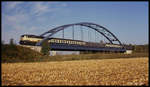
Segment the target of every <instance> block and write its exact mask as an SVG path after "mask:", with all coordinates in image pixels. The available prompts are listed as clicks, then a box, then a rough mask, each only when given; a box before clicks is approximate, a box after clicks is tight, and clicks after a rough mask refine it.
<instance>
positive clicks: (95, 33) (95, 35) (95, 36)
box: [95, 30, 96, 42]
mask: <svg viewBox="0 0 150 87" xmlns="http://www.w3.org/2000/svg"><path fill="white" fill-rule="evenodd" d="M95 42H96V30H95Z"/></svg>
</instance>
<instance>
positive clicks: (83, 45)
mask: <svg viewBox="0 0 150 87" xmlns="http://www.w3.org/2000/svg"><path fill="white" fill-rule="evenodd" d="M43 38H44V37H43V36H36V35H29V34H24V35H22V36H21V38H20V42H19V43H20V44H21V45H31V46H36V43H37V42H39V41H41V40H42V39H43ZM48 42H49V43H50V48H51V50H66V51H101V52H125V51H126V50H127V49H132V48H131V47H129V46H123V45H119V44H110V43H95V42H86V41H81V40H72V39H62V38H48Z"/></svg>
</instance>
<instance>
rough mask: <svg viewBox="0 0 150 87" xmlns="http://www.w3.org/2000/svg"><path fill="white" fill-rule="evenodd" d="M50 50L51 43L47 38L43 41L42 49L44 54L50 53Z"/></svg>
mask: <svg viewBox="0 0 150 87" xmlns="http://www.w3.org/2000/svg"><path fill="white" fill-rule="evenodd" d="M49 51H50V44H49V43H48V40H45V41H44V42H43V43H42V49H41V53H42V54H43V55H49V54H50V53H49Z"/></svg>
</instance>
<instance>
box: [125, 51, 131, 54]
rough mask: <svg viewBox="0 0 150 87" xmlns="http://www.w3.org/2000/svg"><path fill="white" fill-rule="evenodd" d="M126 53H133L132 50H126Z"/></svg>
mask: <svg viewBox="0 0 150 87" xmlns="http://www.w3.org/2000/svg"><path fill="white" fill-rule="evenodd" d="M124 54H132V50H126V52H125V53H124Z"/></svg>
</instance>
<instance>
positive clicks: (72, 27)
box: [72, 25, 74, 40]
mask: <svg viewBox="0 0 150 87" xmlns="http://www.w3.org/2000/svg"><path fill="white" fill-rule="evenodd" d="M72 37H73V40H74V25H73V26H72Z"/></svg>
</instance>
